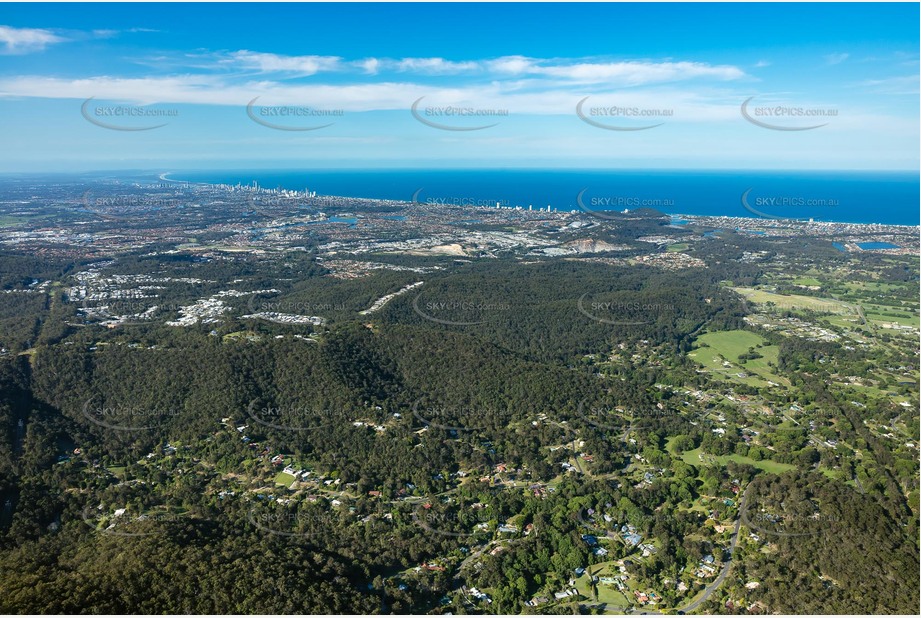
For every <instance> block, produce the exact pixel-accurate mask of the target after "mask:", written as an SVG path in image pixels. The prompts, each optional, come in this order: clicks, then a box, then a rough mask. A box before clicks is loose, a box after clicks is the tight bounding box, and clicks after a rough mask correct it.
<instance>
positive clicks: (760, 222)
mask: <svg viewBox="0 0 921 618" xmlns="http://www.w3.org/2000/svg"><path fill="white" fill-rule="evenodd" d="M173 173H174V172H163V173H161V174H159V175H158V176H157V177H158V178H159V180H161V181H163V182H169V183H174V184H182V185H189V186H204V187H221V186H234V185H229V184H228V183H215V182H200V181H193V180H177V179H174V178H170V176H171V175H172V174H173ZM253 182H255V179H254V180H253ZM241 186H245V187H250V185H241ZM253 190H255V191H258V192H260V193H262V192H264V193H267V194H273V193H275V190H274V189H265V188H262V187H259V188H256V189H253ZM285 191H288V192H291V193H299V192H298V191H297V190H294V189H285ZM318 197H322V198H324V199H331V200H336V199H341V200H365V201H368V202H379V203H381V204H396V203H406V204H412V203H414V202H412V201H410V200H394V199H387V198H369V197H359V196H351V195H323V196H318ZM445 205H446V206H463V207H466V208H470V209H472V210H486V211H491V210H494V207H492V206H483V205H475V204H445ZM502 208H503V209H506V210H515V209H516V208H520V209H521V212H533V211H528V210H525V209H524V207H523V206H522V205H516V206H503V207H502ZM536 212H546V211H536ZM551 212H553V213H556V214H577V213H579V212H583V213H585V214H587V215H589V216H591V215H592V213H591V212H589V211H586V210H581V209H579V208H572V209H569V210H563V209H560V208H557V209H554V210H553V211H551ZM598 212H620V211H617V210H615V209H610V210H599V211H598ZM628 212H630V211H629V210H628ZM659 212H662V211H659ZM662 214H663V215H665V216H667V217H670V218H671V219H684V220H688V221H695V222H698V223H703V224H705V225H706V222H705V221H704V220H708V219H710V220H714V221H717V220H726V221H727V222H737V223H738V224H742V225H749V226H759V227H763V226H767V227H771V226H774V227H780V228H788V227H791V226H794V225H795V226H799V227H801V228H803V227H809V228H818V229H822V228H825V229H827V228H828V227H830V226H834V227H840V226H861V227H864V228H876V229H878V230H879V231H883V230H882V229H881V228H899V229H901V230H902V231H908V230H912V229H913V230H917V231H918V232H919V234H921V223H919V224H917V225H913V224H904V223H872V222H853V221H814V220H812V221H801V220H796V219H783V218H776V219H768V218H759V217H740V216H735V215H701V214H686V213H678V212H676V213H672V212H662ZM678 227H680V225H679V226H678ZM919 245H921V239H919Z"/></svg>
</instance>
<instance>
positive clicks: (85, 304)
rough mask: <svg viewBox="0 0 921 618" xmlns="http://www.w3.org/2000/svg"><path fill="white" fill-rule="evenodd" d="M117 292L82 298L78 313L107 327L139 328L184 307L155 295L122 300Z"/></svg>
mask: <svg viewBox="0 0 921 618" xmlns="http://www.w3.org/2000/svg"><path fill="white" fill-rule="evenodd" d="M119 292H120V291H119V290H115V291H112V292H108V293H96V294H90V295H88V296H84V297H83V299H82V300H81V301H80V302H81V307H80V312H81V313H82V314H83V315H84V316H86V318H87V319H88V320H98V321H99V322H100V323H101V324H103V325H107V326H108V325H112V326H115V325H117V326H139V325H145V324H151V323H153V320H154V319H155V318H156V317H158V316H162V315H164V314H168V313H172V312H177V311H180V310H182V309H183V307H184V305H183V304H182V303H175V302H165V301H163V300H161V299H159V298H158V297H157V296H155V295H151V296H143V295H142V296H135V297H130V296H129V297H126V298H122V297H120V296H119Z"/></svg>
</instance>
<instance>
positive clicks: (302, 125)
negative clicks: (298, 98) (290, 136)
mask: <svg viewBox="0 0 921 618" xmlns="http://www.w3.org/2000/svg"><path fill="white" fill-rule="evenodd" d="M258 100H259V97H256V98H254V99H253V100H252V101H250V102H249V103H247V104H246V115H247V116H248V117H249V119H250V120H252V121H253V122H255V123H256V124H258V125H261V126H263V127H267V128H269V129H275V130H276V131H295V132H297V131H317V130H318V129H325V128H326V127H331V126H333V125H334V124H336V122H335V120H334V121H333V122H326V123H324V124H316V122H317V120H318V119H320V118H322V119H329V118H342V117H343V116H344V115H345V111H343V110H342V109H321V108H316V107H309V106H305V105H260V106H257V105H256V101H258Z"/></svg>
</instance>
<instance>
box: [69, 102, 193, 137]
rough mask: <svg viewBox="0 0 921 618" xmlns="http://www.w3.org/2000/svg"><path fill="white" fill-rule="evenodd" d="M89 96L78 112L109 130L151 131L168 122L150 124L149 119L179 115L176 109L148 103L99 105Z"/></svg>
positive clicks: (161, 118)
mask: <svg viewBox="0 0 921 618" xmlns="http://www.w3.org/2000/svg"><path fill="white" fill-rule="evenodd" d="M95 98H96V97H90V98H88V99H87V100H85V101H84V102H83V105H81V106H80V114H81V115H82V116H83V118H84V119H85V120H86V121H87V122H89V123H90V124H94V125H96V126H97V127H102V128H103V129H109V130H110V131H128V132H133V131H151V130H153V129H159V128H161V127H165V126H166V125H168V124H169V122H160V123H159V124H150V123H151V121H152V120H153V121H159V120H163V119H172V118H176V117H178V116H179V110H178V109H163V108H157V107H151V106H149V105H99V104H98V103H93V100H94V99H95Z"/></svg>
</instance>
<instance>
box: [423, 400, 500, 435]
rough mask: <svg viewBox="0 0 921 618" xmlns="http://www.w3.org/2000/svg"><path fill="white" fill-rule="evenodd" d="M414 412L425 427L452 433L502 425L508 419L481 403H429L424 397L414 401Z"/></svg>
mask: <svg viewBox="0 0 921 618" xmlns="http://www.w3.org/2000/svg"><path fill="white" fill-rule="evenodd" d="M412 414H413V416H414V417H415V418H416V420H417V421H419V422H420V423H422V425H423V426H425V427H430V428H433V429H440V430H443V431H448V432H452V433H458V432H463V431H482V430H483V429H486V428H487V427H496V426H499V427H501V426H504V424H505V423H506V422H507V421H508V416H507V415H505V414H502V413H501V412H499V411H498V410H496V409H494V408H488V407H485V406H483V405H481V404H476V403H461V404H442V403H429V402H427V401H425V400H424V399H419V400H417V401H416V402H415V403H413V407H412Z"/></svg>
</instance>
